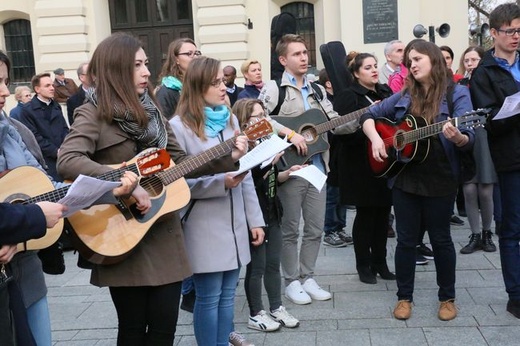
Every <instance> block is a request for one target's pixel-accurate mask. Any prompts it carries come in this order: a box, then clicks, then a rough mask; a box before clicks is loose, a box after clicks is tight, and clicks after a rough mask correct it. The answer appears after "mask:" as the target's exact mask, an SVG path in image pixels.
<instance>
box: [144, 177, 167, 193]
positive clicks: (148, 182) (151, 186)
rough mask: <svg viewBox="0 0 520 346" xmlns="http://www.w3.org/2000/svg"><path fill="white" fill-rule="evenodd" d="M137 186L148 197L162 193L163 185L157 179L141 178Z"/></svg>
mask: <svg viewBox="0 0 520 346" xmlns="http://www.w3.org/2000/svg"><path fill="white" fill-rule="evenodd" d="M139 185H141V187H142V188H143V189H145V190H146V192H148V194H149V195H150V197H155V196H158V195H160V194H161V193H162V191H163V188H164V186H163V184H162V182H161V181H160V180H159V179H158V178H157V177H154V176H152V177H149V178H141V181H140V182H139Z"/></svg>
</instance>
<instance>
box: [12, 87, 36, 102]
mask: <svg viewBox="0 0 520 346" xmlns="http://www.w3.org/2000/svg"><path fill="white" fill-rule="evenodd" d="M26 91H28V92H29V93H32V90H31V88H29V87H28V86H25V85H22V86H18V87H16V89H14V98H15V99H16V101H21V100H22V97H23V93H24V92H26Z"/></svg>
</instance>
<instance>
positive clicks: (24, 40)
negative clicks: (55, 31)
mask: <svg viewBox="0 0 520 346" xmlns="http://www.w3.org/2000/svg"><path fill="white" fill-rule="evenodd" d="M3 27H4V37H5V49H6V53H7V55H8V56H9V58H10V59H11V73H10V75H9V77H10V78H9V79H10V82H11V88H13V89H14V88H15V87H16V86H18V85H20V84H28V83H30V81H31V78H32V76H34V75H35V68H34V52H33V44H32V34H31V22H30V21H28V20H25V19H14V20H11V21H9V22H6V23H4V24H3Z"/></svg>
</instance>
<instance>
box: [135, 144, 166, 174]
mask: <svg viewBox="0 0 520 346" xmlns="http://www.w3.org/2000/svg"><path fill="white" fill-rule="evenodd" d="M135 164H136V165H137V168H138V169H139V172H140V173H141V176H143V177H146V176H149V175H152V174H155V173H157V172H160V171H162V170H165V169H166V168H168V167H170V154H168V152H167V151H166V149H158V148H153V149H149V150H145V151H143V152H141V154H140V155H139V157H138V158H137V160H136V163H135Z"/></svg>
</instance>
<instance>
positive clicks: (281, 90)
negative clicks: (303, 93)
mask: <svg viewBox="0 0 520 346" xmlns="http://www.w3.org/2000/svg"><path fill="white" fill-rule="evenodd" d="M275 82H276V86H278V103H277V104H276V107H274V109H273V110H272V111H271V113H270V114H272V115H278V113H280V107H282V104H283V101H284V100H285V92H286V90H285V88H286V87H285V86H282V85H281V84H282V80H281V79H275ZM310 84H311V87H312V89H313V90H314V95H315V100H316V101H318V102H321V100H323V93H322V91H321V89H320V87H319V86H318V85H317V84H316V83H314V82H313V83H310Z"/></svg>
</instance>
